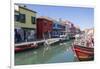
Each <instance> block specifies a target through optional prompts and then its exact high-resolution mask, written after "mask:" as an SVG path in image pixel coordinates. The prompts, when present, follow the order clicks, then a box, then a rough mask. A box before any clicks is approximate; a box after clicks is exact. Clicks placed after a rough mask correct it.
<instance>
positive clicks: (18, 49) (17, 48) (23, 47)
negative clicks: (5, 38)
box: [15, 44, 37, 52]
mask: <svg viewBox="0 0 100 69" xmlns="http://www.w3.org/2000/svg"><path fill="white" fill-rule="evenodd" d="M33 48H37V45H34V44H25V45H19V46H16V47H15V52H21V51H24V50H28V49H33Z"/></svg>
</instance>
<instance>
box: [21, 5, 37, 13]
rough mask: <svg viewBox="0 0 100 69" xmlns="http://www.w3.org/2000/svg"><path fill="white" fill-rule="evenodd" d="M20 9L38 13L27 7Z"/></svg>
mask: <svg viewBox="0 0 100 69" xmlns="http://www.w3.org/2000/svg"><path fill="white" fill-rule="evenodd" d="M19 8H22V9H25V10H28V11H30V12H34V13H37V12H36V11H33V10H30V9H28V8H27V7H21V6H19Z"/></svg>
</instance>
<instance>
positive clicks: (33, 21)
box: [31, 16, 36, 24]
mask: <svg viewBox="0 0 100 69" xmlns="http://www.w3.org/2000/svg"><path fill="white" fill-rule="evenodd" d="M31 21H32V24H35V23H36V18H35V17H33V16H32V17H31Z"/></svg>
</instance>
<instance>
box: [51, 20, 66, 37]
mask: <svg viewBox="0 0 100 69" xmlns="http://www.w3.org/2000/svg"><path fill="white" fill-rule="evenodd" d="M64 30H65V26H64V25H62V24H61V23H60V22H59V21H55V20H53V25H52V32H51V36H52V38H59V37H61V35H64Z"/></svg>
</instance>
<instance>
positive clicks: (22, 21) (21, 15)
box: [20, 14, 25, 23]
mask: <svg viewBox="0 0 100 69" xmlns="http://www.w3.org/2000/svg"><path fill="white" fill-rule="evenodd" d="M20 22H21V23H25V14H20Z"/></svg>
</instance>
